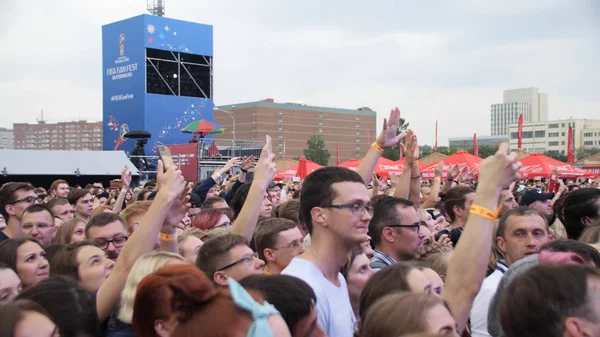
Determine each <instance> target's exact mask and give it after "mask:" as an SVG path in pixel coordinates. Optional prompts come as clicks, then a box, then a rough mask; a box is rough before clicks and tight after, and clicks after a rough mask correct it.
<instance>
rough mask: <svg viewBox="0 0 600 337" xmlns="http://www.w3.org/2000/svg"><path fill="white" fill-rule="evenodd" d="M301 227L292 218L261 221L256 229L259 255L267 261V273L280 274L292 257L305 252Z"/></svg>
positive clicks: (256, 244)
mask: <svg viewBox="0 0 600 337" xmlns="http://www.w3.org/2000/svg"><path fill="white" fill-rule="evenodd" d="M303 243H304V240H303V236H302V233H301V232H300V229H298V227H297V226H296V223H294V222H293V221H292V220H288V219H281V218H271V219H266V220H263V221H261V222H260V223H259V224H258V226H256V229H255V230H254V245H255V246H256V252H257V253H258V257H260V258H261V259H262V260H264V261H265V263H266V265H265V270H264V273H265V275H272V274H279V273H281V271H282V270H283V269H285V267H287V266H288V264H290V262H291V261H292V259H293V258H294V257H296V256H298V255H300V254H302V253H304V245H303Z"/></svg>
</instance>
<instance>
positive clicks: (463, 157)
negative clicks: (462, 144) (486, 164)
mask: <svg viewBox="0 0 600 337" xmlns="http://www.w3.org/2000/svg"><path fill="white" fill-rule="evenodd" d="M442 160H443V161H444V170H443V171H442V177H444V178H445V177H446V175H447V174H448V171H450V168H451V167H452V166H454V165H458V166H459V168H460V169H462V168H463V167H465V166H467V167H468V168H469V171H471V170H473V169H475V171H476V172H477V174H476V175H479V164H480V163H481V162H482V161H483V159H481V158H479V157H477V156H474V155H472V154H470V153H469V152H467V151H458V152H456V153H455V154H453V155H450V156H448V157H446V158H444V159H442ZM439 162H440V161H439V160H438V161H436V162H435V163H433V164H431V165H429V166H427V167H426V168H424V169H423V170H422V171H421V173H422V174H423V178H428V179H431V178H433V177H435V170H434V168H435V166H436V165H437V164H438V163H439Z"/></svg>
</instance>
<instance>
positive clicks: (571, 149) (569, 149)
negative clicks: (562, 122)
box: [567, 126, 575, 163]
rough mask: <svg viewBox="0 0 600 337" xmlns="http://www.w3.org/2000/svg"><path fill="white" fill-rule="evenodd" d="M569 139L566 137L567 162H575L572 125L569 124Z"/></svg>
mask: <svg viewBox="0 0 600 337" xmlns="http://www.w3.org/2000/svg"><path fill="white" fill-rule="evenodd" d="M568 137H569V139H567V163H573V162H575V145H573V127H572V126H569V134H568Z"/></svg>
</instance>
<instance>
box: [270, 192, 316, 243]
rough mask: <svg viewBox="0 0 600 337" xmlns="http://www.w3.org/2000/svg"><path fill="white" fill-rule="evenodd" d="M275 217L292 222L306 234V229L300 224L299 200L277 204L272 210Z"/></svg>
mask: <svg viewBox="0 0 600 337" xmlns="http://www.w3.org/2000/svg"><path fill="white" fill-rule="evenodd" d="M274 213H275V217H277V218H284V219H288V220H292V221H293V222H294V223H295V224H296V225H297V226H300V227H302V232H303V233H304V234H305V235H306V234H308V228H307V227H306V226H305V225H304V224H301V223H300V200H298V199H292V200H288V201H286V202H284V203H282V204H279V206H277V207H276V208H275V210H274Z"/></svg>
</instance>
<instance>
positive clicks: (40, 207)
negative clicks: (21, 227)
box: [21, 204, 54, 225]
mask: <svg viewBox="0 0 600 337" xmlns="http://www.w3.org/2000/svg"><path fill="white" fill-rule="evenodd" d="M40 212H48V214H50V218H51V219H52V225H54V215H53V214H52V211H51V210H50V208H48V206H46V205H44V204H31V205H29V206H27V208H25V210H24V211H23V215H22V216H21V217H23V216H24V215H25V213H40Z"/></svg>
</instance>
